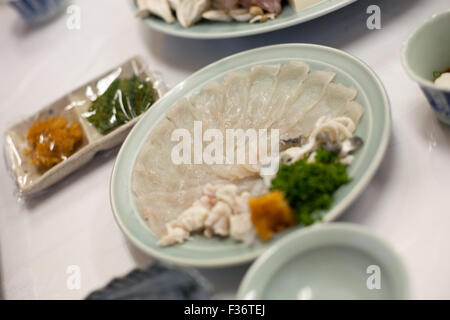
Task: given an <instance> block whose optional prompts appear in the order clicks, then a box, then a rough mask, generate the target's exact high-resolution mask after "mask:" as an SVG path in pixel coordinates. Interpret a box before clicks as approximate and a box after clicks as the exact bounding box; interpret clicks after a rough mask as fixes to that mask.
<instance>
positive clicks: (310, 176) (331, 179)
mask: <svg viewBox="0 0 450 320" xmlns="http://www.w3.org/2000/svg"><path fill="white" fill-rule="evenodd" d="M349 181H350V179H349V177H348V175H347V167H346V166H345V165H344V164H342V163H341V162H340V161H339V158H338V156H337V155H335V154H334V153H333V152H332V151H327V150H324V149H323V148H322V147H319V148H318V149H317V151H316V156H315V162H312V163H308V161H307V160H306V159H301V160H299V161H297V162H295V163H293V164H291V165H281V166H280V168H279V170H278V173H277V175H276V177H275V178H274V179H273V180H272V185H271V188H270V190H280V191H281V192H283V193H284V196H285V198H286V200H287V201H288V203H289V204H290V206H291V207H292V208H293V209H294V215H295V218H296V219H297V221H298V222H299V223H302V224H304V225H311V224H313V223H314V222H316V221H317V220H320V219H321V215H320V212H319V210H326V209H329V208H330V207H331V205H332V203H333V194H334V192H335V191H336V190H337V189H338V188H339V187H340V186H342V185H344V184H346V183H348V182H349Z"/></svg>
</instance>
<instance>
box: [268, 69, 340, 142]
mask: <svg viewBox="0 0 450 320" xmlns="http://www.w3.org/2000/svg"><path fill="white" fill-rule="evenodd" d="M335 75H336V74H335V73H334V72H328V71H313V72H311V73H309V75H308V77H307V78H306V79H305V80H304V81H303V83H302V85H301V87H300V93H299V94H298V97H297V99H296V100H295V101H294V102H293V103H292V104H290V105H287V106H286V107H285V108H284V112H282V113H281V112H280V113H279V114H278V118H276V120H275V121H274V122H273V123H272V125H271V128H273V129H280V135H281V136H284V135H285V133H286V132H287V131H288V130H289V129H290V128H292V127H293V126H294V125H295V124H296V123H297V122H298V121H299V120H300V119H301V117H302V116H303V115H305V114H306V112H308V111H309V110H310V109H311V108H313V107H314V105H315V104H316V103H318V102H319V101H320V99H321V98H322V96H323V95H324V94H325V92H326V89H327V87H328V85H329V83H330V82H331V81H332V80H333V78H334V77H335ZM274 117H275V115H274Z"/></svg>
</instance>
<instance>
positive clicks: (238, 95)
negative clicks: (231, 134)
mask: <svg viewBox="0 0 450 320" xmlns="http://www.w3.org/2000/svg"><path fill="white" fill-rule="evenodd" d="M248 76H249V73H248V71H243V70H239V71H234V72H231V73H229V74H228V75H227V76H225V78H224V80H223V83H222V85H223V87H224V93H225V94H224V99H225V101H224V109H223V117H222V122H221V123H220V128H234V127H235V126H236V124H237V123H238V121H239V119H240V118H242V117H243V116H244V114H245V110H246V108H247V102H248V93H249V79H248Z"/></svg>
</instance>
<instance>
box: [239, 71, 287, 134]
mask: <svg viewBox="0 0 450 320" xmlns="http://www.w3.org/2000/svg"><path fill="white" fill-rule="evenodd" d="M279 72H280V65H260V66H255V67H253V68H251V70H250V74H249V80H250V87H249V98H248V99H249V100H248V104H247V109H246V112H245V114H244V117H243V119H242V121H240V122H239V124H240V126H239V128H243V129H247V128H258V127H259V126H262V125H263V124H264V123H265V122H266V120H267V117H268V116H269V114H270V110H272V107H271V100H272V96H273V93H274V92H275V89H276V87H277V82H278V73H279Z"/></svg>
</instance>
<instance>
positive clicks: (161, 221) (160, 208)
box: [138, 187, 203, 237]
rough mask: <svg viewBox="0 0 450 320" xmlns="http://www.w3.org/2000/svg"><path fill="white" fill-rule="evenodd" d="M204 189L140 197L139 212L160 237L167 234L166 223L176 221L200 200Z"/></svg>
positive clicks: (155, 193)
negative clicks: (184, 211)
mask: <svg viewBox="0 0 450 320" xmlns="http://www.w3.org/2000/svg"><path fill="white" fill-rule="evenodd" d="M202 189H203V187H196V188H191V189H186V190H181V191H172V192H153V193H150V194H147V195H145V196H140V197H138V207H139V212H140V213H141V215H142V217H143V218H144V219H145V220H146V221H147V224H148V226H149V227H150V229H151V230H152V231H153V233H155V234H156V235H157V236H158V237H161V236H163V235H164V234H165V233H166V227H165V226H166V223H167V222H169V221H172V220H174V219H176V218H177V217H178V216H179V215H180V214H181V212H183V210H186V209H187V208H188V207H190V206H191V205H192V204H193V203H194V201H195V200H197V199H199V198H200V195H201V193H202Z"/></svg>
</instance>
